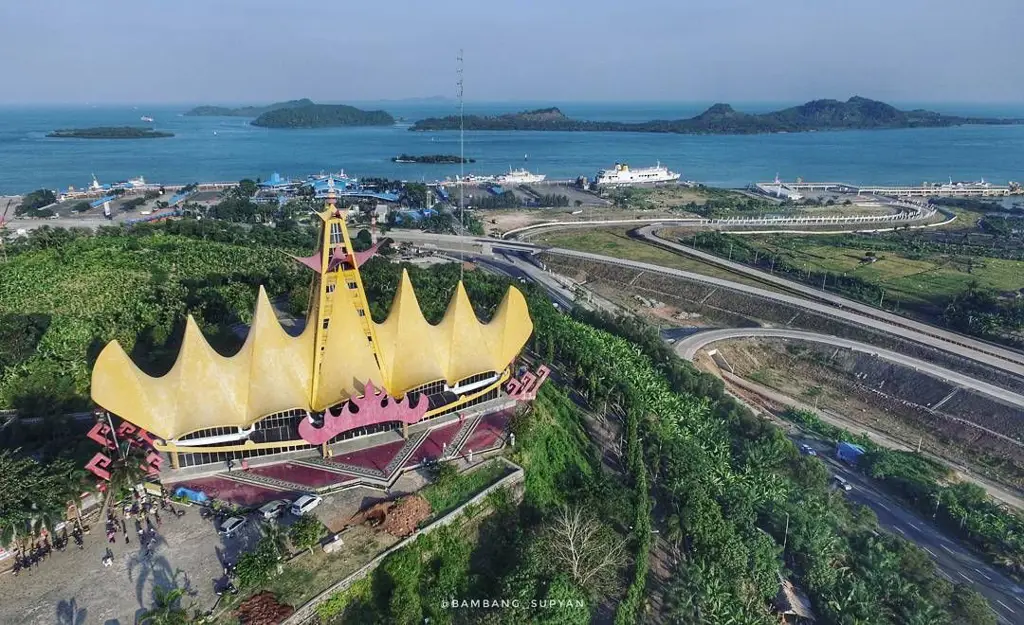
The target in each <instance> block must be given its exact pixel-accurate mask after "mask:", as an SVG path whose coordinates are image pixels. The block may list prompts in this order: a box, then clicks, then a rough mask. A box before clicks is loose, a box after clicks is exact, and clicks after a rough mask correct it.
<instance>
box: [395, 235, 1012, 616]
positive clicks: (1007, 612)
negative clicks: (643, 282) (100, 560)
mask: <svg viewBox="0 0 1024 625" xmlns="http://www.w3.org/2000/svg"><path fill="white" fill-rule="evenodd" d="M419 234H420V235H421V237H409V238H406V237H403V239H404V240H409V239H410V238H415V239H419V242H422V241H423V240H430V241H432V242H434V244H435V245H436V244H437V243H440V244H441V245H442V246H443V244H444V242H443V241H439V240H438V238H437V237H438V236H439V235H425V234H424V233H419ZM481 242H483V243H486V244H490V245H492V249H493V251H494V252H495V253H496V254H497V256H498V259H497V260H491V261H490V262H491V265H492V266H493V267H494V268H496V269H498V270H499V271H501V272H502V273H506V275H511V276H513V277H515V278H517V279H518V278H523V279H531V280H533V279H536V278H539V277H540V276H539V275H538V272H537V271H535V269H536V268H535V266H534V265H533V264H532V263H530V262H529V261H527V260H525V258H526V255H529V254H530V253H531V251H532V250H531V248H533V247H534V246H531V245H528V244H515V245H513V246H503V245H499V244H497V243H498V242H495V241H493V240H488V239H483V240H481ZM534 249H536V248H534ZM550 251H553V252H555V253H563V254H566V255H569V256H577V257H583V258H591V259H593V260H595V261H600V262H612V263H618V264H627V265H630V266H640V268H644V269H650V270H654V271H666V272H669V273H681V274H686V273H687V272H681V271H676V270H666V269H665V268H663V267H658V266H655V265H647V264H646V263H636V262H635V261H624V260H621V259H612V258H608V257H604V256H599V255H596V254H586V253H583V252H574V251H571V250H550ZM509 257H512V258H513V259H516V260H514V262H506V261H508V260H509ZM478 258H481V257H480V256H477V258H475V259H474V260H477V259H478ZM524 263H525V264H524ZM527 265H528V266H527ZM531 268H532V269H531ZM540 275H543V272H540ZM690 275H693V276H696V277H698V278H701V279H704V280H714V281H716V282H722V283H724V284H725V285H728V286H729V287H744V286H745V285H739V284H736V283H731V282H727V281H724V280H717V279H714V278H707V277H706V276H697V274H690ZM537 281H538V282H539V283H540V284H541V286H543V287H544V288H545V290H547V291H548V292H549V294H550V293H551V292H552V290H551V288H550V286H549V285H548V284H546V282H540V281H539V280H537ZM747 288H751V289H752V290H755V291H761V292H763V293H766V294H771V295H776V294H774V293H770V292H768V291H763V290H762V289H753V287H747ZM555 293H557V294H558V295H559V296H560V297H562V296H563V295H562V294H561V293H558V290H557V289H555ZM566 296H567V297H568V298H569V301H570V302H571V298H572V294H571V293H567V294H566ZM794 299H795V298H794ZM798 301H799V300H798ZM738 331H739V332H741V333H743V334H741V335H742V336H747V335H749V334H748V333H749V332H750V329H741V330H738ZM722 332H728V330H726V331H722ZM794 332H795V331H794ZM807 334H811V335H812V336H815V337H818V338H826V339H827V338H830V337H822V336H821V335H813V333H807ZM701 337H702V334H700V333H698V334H695V335H693V336H692V337H691V338H688V339H683V340H682V341H680V343H682V344H684V345H683V346H682V347H680V345H678V344H677V349H683V350H687V349H688V345H689V344H688V343H686V342H687V341H689V340H693V341H696V340H698V339H700V340H705V339H703V338H701ZM926 338H927V337H926ZM719 340H720V339H719ZM837 340H841V339H837ZM850 343H855V342H854V341H850ZM858 345H863V344H858ZM863 347H865V348H867V350H870V351H888V350H878V348H874V347H871V346H867V345H864V346H863ZM890 353H893V352H890ZM893 354H894V355H897V356H898V354H895V353H893ZM910 360H914V359H910ZM915 362H917V363H920V364H921V365H924V366H925V367H926V368H928V369H933V368H934V367H932V365H930V364H928V363H923V362H922V361H915ZM947 371H948V370H947ZM949 373H951V374H955V372H951V371H950V372H949ZM956 375H957V376H958V377H962V378H964V379H965V380H967V381H970V382H972V383H974V384H984V383H983V382H979V381H974V380H972V379H971V378H968V377H967V376H960V375H959V374H956ZM988 386H991V385H988ZM992 388H993V389H995V390H997V391H999V392H1006V391H1003V390H1002V389H998V388H997V387H992ZM800 442H806V443H807V444H809V445H811V446H813V447H815V449H816V450H817V451H818V454H819V455H820V456H821V457H822V459H823V460H824V461H825V462H826V463H827V465H828V466H829V468H830V469H831V470H832V472H833V473H834V474H836V475H840V476H842V477H843V478H845V479H846V480H847V481H849V482H850V484H852V485H853V490H852V491H850V492H849V493H847V494H846V496H847V497H849V498H850V499H851V500H852V501H855V502H857V503H860V504H862V505H866V506H868V507H869V508H871V509H872V510H873V511H874V512H875V514H876V516H877V517H878V522H879V525H880V526H881V527H882V528H884V529H886V530H887V531H890V532H893V533H898V534H900V535H902V536H903V537H905V538H906V539H907V540H910V541H911V542H913V543H915V544H917V545H919V546H920V547H921V548H922V549H924V550H925V551H927V552H928V554H929V555H930V556H931V557H932V558H933V560H934V561H935V563H936V565H937V567H938V569H939V571H940V574H941V575H943V576H944V577H945V578H946V579H947V580H949V581H951V582H954V583H967V584H970V585H971V586H972V587H973V588H975V589H976V590H977V591H978V592H980V593H981V594H982V595H983V596H985V598H986V599H988V600H989V603H990V605H991V606H992V609H993V610H995V611H996V614H997V615H998V616H999V621H1000V623H1009V624H1017V623H1020V624H1022V625H1024V589H1022V588H1020V586H1018V585H1017V584H1015V583H1014V582H1013V581H1011V580H1010V579H1008V578H1007V577H1006V576H1004V575H1002V574H1001V573H999V572H998V571H996V570H994V569H993V568H992V567H990V566H988V565H987V564H986V563H984V562H983V561H982V560H981V559H980V558H978V557H977V556H976V555H974V554H973V553H972V552H971V551H970V550H969V549H967V548H966V547H964V546H962V545H960V544H958V543H956V542H954V541H952V540H950V539H948V538H946V537H945V536H943V535H942V532H941V531H940V530H939V529H938V528H937V527H935V526H934V525H932V524H931V523H930V521H929V520H926V519H923V518H921V517H920V516H918V515H916V514H915V513H913V512H910V511H909V510H907V509H905V508H904V507H903V506H902V504H900V503H898V502H896V501H895V500H893V499H892V498H890V497H889V496H888V495H886V494H885V493H883V492H881V491H880V490H879V489H878V488H877V487H876V486H875V484H873V483H872V482H871V481H870V480H869V479H868V478H866V477H864V476H862V475H861V474H859V473H858V472H857V471H856V470H854V469H853V468H852V467H849V466H847V465H844V464H841V463H839V462H838V461H836V460H834V459H833V458H831V457H830V454H831V452H832V449H831V447H830V446H829V445H827V444H825V443H823V442H821V441H811V440H804V439H800Z"/></svg>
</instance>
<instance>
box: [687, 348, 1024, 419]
mask: <svg viewBox="0 0 1024 625" xmlns="http://www.w3.org/2000/svg"><path fill="white" fill-rule="evenodd" d="M741 338H782V339H795V340H800V341H811V342H814V343H825V344H827V345H834V346H835V347H842V348H844V349H851V350H853V351H857V352H862V353H865V354H870V355H872V356H876V357H878V358H881V359H883V360H888V361H889V362H893V363H896V364H898V365H902V366H904V367H908V368H911V369H914V370H915V371H923V372H924V373H925V374H927V375H930V376H933V377H937V378H939V379H941V380H943V381H945V382H948V383H950V384H955V385H957V386H962V387H964V388H967V389H970V390H972V391H976V392H978V393H981V394H982V395H987V396H989V397H991V398H994V399H997V400H1000V401H1002V402H1004V403H1007V404H1010V405H1013V406H1018V407H1020V409H1021V410H1022V411H1024V396H1022V395H1019V394H1017V393H1014V392H1012V391H1008V390H1006V389H1004V388H1000V387H998V386H996V385H994V384H989V383H988V382H982V381H981V380H976V379H974V378H972V377H970V376H967V375H964V374H962V373H958V372H956V371H953V370H952V369H946V368H943V367H939V366H936V365H934V364H931V363H929V362H925V361H924V360H919V359H917V358H912V357H910V356H907V355H905V354H901V353H899V352H894V351H892V350H888V349H883V348H881V347H875V346H874V345H868V344H867V343H861V342H858V341H851V340H850V339H844V338H841V337H838V336H830V335H827V334H817V333H814V332H806V331H804V330H787V329H784V328H727V329H723V330H708V331H705V332H698V333H696V334H693V335H690V336H688V337H686V338H683V339H680V340H679V341H678V342H677V343H676V344H675V350H676V353H677V354H679V356H680V357H682V358H685V359H686V360H693V357H694V355H696V353H697V352H698V351H699V350H701V349H703V348H704V347H706V346H708V345H710V344H712V343H716V342H718V341H727V340H730V339H741ZM993 434H995V435H996V436H1001V435H1000V434H997V433H995V432H993Z"/></svg>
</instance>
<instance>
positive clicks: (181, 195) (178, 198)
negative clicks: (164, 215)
mask: <svg viewBox="0 0 1024 625" xmlns="http://www.w3.org/2000/svg"><path fill="white" fill-rule="evenodd" d="M195 193H196V192H195V191H189V192H188V193H179V194H177V195H175V196H174V197H172V198H171V201H170V202H168V203H167V204H168V205H170V206H174V205H175V204H178V203H179V202H184V201H185V200H187V199H188V198H190V197H192V196H193V195H195Z"/></svg>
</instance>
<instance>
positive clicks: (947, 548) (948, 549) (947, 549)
mask: <svg viewBox="0 0 1024 625" xmlns="http://www.w3.org/2000/svg"><path fill="white" fill-rule="evenodd" d="M942 548H943V549H945V550H946V551H948V552H950V553H954V552H953V550H952V549H950V548H949V547H947V546H946V545H942Z"/></svg>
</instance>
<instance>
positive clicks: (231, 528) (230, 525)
mask: <svg viewBox="0 0 1024 625" xmlns="http://www.w3.org/2000/svg"><path fill="white" fill-rule="evenodd" d="M244 525H245V519H243V518H242V517H240V516H233V517H231V518H229V519H228V520H226V521H224V522H223V523H221V524H220V530H219V532H220V533H221V534H223V535H224V536H231V535H233V534H235V533H236V532H237V531H238V530H240V529H242V526H244Z"/></svg>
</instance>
